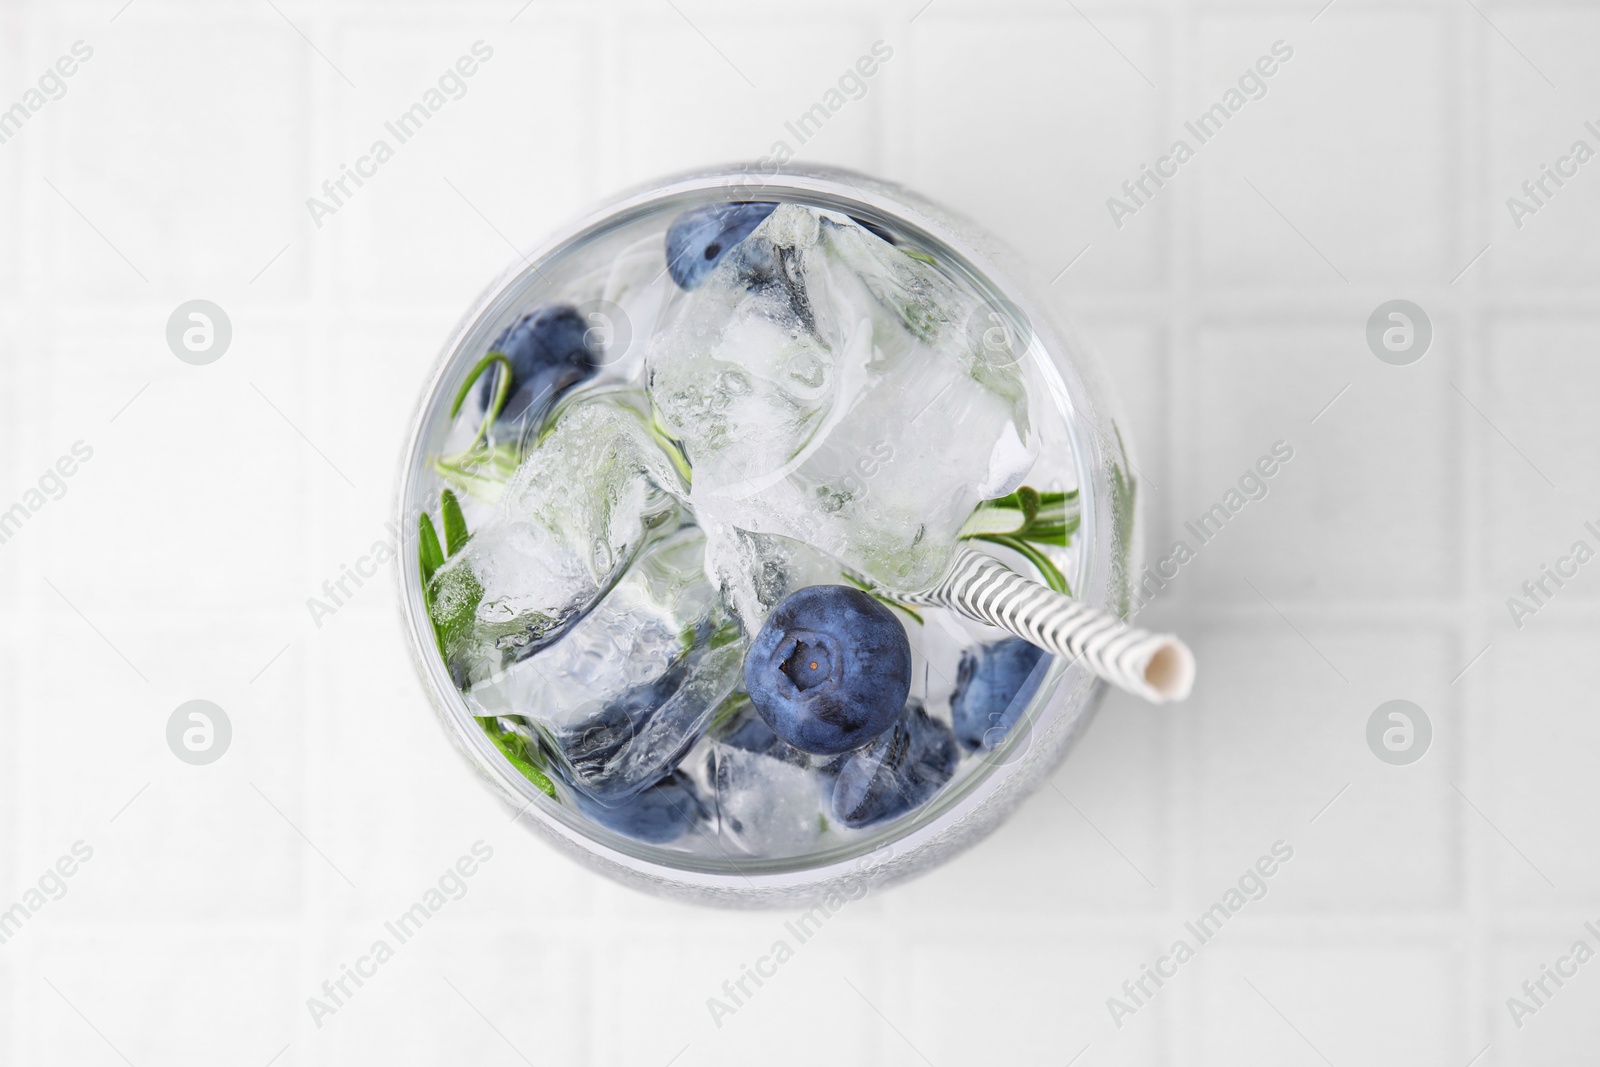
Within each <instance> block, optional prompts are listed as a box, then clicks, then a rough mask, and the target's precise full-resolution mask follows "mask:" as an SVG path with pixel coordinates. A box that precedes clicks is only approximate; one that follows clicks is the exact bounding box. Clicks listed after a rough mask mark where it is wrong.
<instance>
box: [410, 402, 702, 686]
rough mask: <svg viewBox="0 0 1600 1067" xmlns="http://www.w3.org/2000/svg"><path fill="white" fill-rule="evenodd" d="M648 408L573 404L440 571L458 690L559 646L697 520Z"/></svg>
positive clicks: (436, 590) (437, 602) (437, 582)
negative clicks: (628, 575)
mask: <svg viewBox="0 0 1600 1067" xmlns="http://www.w3.org/2000/svg"><path fill="white" fill-rule="evenodd" d="M642 406H643V401H642V398H640V397H639V396H638V394H636V393H630V392H627V391H625V390H597V391H593V392H591V393H588V394H586V395H582V396H578V397H574V398H572V399H571V400H569V401H568V402H566V403H565V404H564V405H563V406H562V407H561V408H559V409H558V410H557V411H556V412H555V414H554V421H553V424H552V425H551V426H550V427H549V428H548V430H547V431H546V432H547V436H546V437H545V438H544V439H543V440H542V441H539V442H537V443H535V444H534V445H533V447H531V449H530V450H529V452H528V454H527V455H526V457H525V458H524V459H523V460H522V462H521V464H520V465H519V466H518V467H517V470H516V473H515V474H514V475H513V477H512V479H511V482H510V484H509V485H507V487H506V489H505V492H504V493H503V494H502V495H501V498H500V502H499V505H498V507H497V509H496V511H495V513H494V515H493V517H492V518H491V519H490V520H489V521H488V522H487V523H486V524H484V525H483V526H481V527H480V528H479V529H477V530H475V531H473V535H472V538H471V539H470V540H469V541H468V542H467V544H466V547H465V548H463V549H462V550H461V551H460V552H458V553H457V554H456V555H454V556H452V557H451V558H450V559H449V560H448V561H447V562H446V563H445V565H444V566H443V567H441V568H440V569H439V572H438V573H437V574H436V575H435V576H434V578H433V582H432V586H431V587H430V590H429V598H430V612H431V614H432V616H433V619H434V621H435V624H436V625H437V626H438V627H439V629H440V631H441V634H442V637H443V644H444V653H445V659H446V661H447V662H448V663H449V665H450V669H451V673H452V675H453V676H454V677H455V679H456V682H457V684H458V685H461V686H463V687H470V686H471V685H473V684H476V683H477V682H480V681H482V680H484V679H486V678H489V677H492V676H493V675H494V674H496V673H497V672H499V671H501V670H503V669H504V668H506V667H507V666H509V665H510V664H512V663H515V662H517V661H518V660H521V659H523V658H525V657H526V656H528V655H531V654H532V653H534V652H536V651H537V650H538V649H540V648H542V647H544V646H545V645H547V644H549V643H550V642H551V641H554V640H555V639H556V638H558V637H559V636H560V635H561V634H562V633H563V632H564V631H565V630H566V629H567V628H568V627H569V626H571V625H572V624H573V623H575V622H576V621H577V620H578V619H579V618H581V617H582V615H583V613H584V612H585V611H587V610H588V609H589V608H590V606H591V605H592V604H593V603H594V602H595V601H596V600H597V599H598V598H599V597H601V596H602V595H603V594H604V593H605V592H606V590H608V589H610V588H611V586H612V585H613V584H615V583H616V581H617V580H618V579H619V578H620V577H621V576H622V574H623V573H624V572H625V571H626V570H627V568H628V566H629V564H630V563H631V562H632V561H633V560H634V559H635V558H637V557H638V556H639V554H640V553H641V552H642V551H644V550H645V549H646V548H648V546H649V545H650V544H652V543H653V542H654V541H656V540H658V539H660V538H661V537H664V536H667V535H670V534H671V533H672V532H673V531H674V530H676V529H677V528H678V527H680V526H681V525H682V524H683V523H684V522H685V521H687V520H688V516H687V513H686V512H685V511H684V509H683V508H682V507H681V505H680V501H679V497H680V496H681V494H682V492H683V489H682V483H681V482H680V481H679V479H678V476H677V474H676V472H675V470H674V468H673V466H672V463H671V461H670V460H669V459H668V458H667V455H666V453H664V452H663V451H662V449H661V447H660V445H658V444H657V442H656V441H655V439H654V437H653V436H652V434H651V431H650V429H649V426H648V423H647V421H646V418H645V416H644V415H643V414H642V412H641V410H640V409H641V407H642Z"/></svg>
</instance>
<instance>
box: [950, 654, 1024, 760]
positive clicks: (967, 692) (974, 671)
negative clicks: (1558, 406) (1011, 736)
mask: <svg viewBox="0 0 1600 1067" xmlns="http://www.w3.org/2000/svg"><path fill="white" fill-rule="evenodd" d="M1044 654H1045V652H1044V649H1042V648H1040V647H1038V646H1037V645H1031V644H1029V643H1028V642H1026V641H1024V640H1022V638H1020V637H1008V638H1006V639H1005V640H1003V641H996V642H994V643H993V644H988V645H984V646H983V647H982V648H980V649H978V650H977V651H976V652H973V651H972V650H971V649H968V650H967V651H965V652H963V653H961V666H960V668H959V669H958V671H957V673H956V689H955V692H954V693H952V694H951V695H950V721H951V722H952V723H953V724H954V725H955V729H956V739H957V740H958V741H960V742H961V747H962V748H965V749H966V750H967V751H968V752H972V751H974V750H976V749H979V748H982V749H985V750H988V749H993V748H994V747H995V745H997V744H999V743H1000V739H1001V738H1003V737H1005V736H1006V734H1007V733H1009V732H1010V730H1011V728H1012V727H1013V726H1015V725H1016V724H1017V719H1018V718H1020V717H1021V716H1022V712H1023V710H1024V709H1025V708H1027V706H1028V701H1029V700H1031V699H1032V698H1033V693H1034V690H1036V689H1037V688H1038V687H1039V679H1040V678H1042V677H1043V676H1044V673H1043V672H1042V671H1041V672H1040V673H1039V675H1038V676H1037V677H1034V676H1033V674H1034V668H1035V667H1036V666H1038V663H1039V660H1040V659H1042V658H1043V657H1044ZM1030 679H1031V680H1032V683H1033V684H1032V685H1029V684H1028V683H1029V681H1030ZM1024 690H1026V691H1024Z"/></svg>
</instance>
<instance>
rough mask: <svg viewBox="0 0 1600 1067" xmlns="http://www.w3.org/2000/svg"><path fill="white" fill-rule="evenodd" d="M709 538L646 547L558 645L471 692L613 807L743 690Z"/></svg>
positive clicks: (687, 533)
mask: <svg viewBox="0 0 1600 1067" xmlns="http://www.w3.org/2000/svg"><path fill="white" fill-rule="evenodd" d="M704 543H705V540H704V536H703V534H702V533H701V531H700V530H699V529H697V528H695V527H693V526H686V527H683V528H682V529H680V530H678V531H677V532H676V533H674V534H672V535H670V536H669V537H667V538H665V539H664V540H661V541H659V542H656V543H654V544H652V545H651V546H650V547H649V548H648V549H647V550H646V551H645V552H643V553H642V554H640V555H639V556H638V557H637V558H636V559H635V560H634V561H633V564H632V566H631V567H630V568H629V570H628V572H627V574H626V575H625V576H623V577H622V579H621V580H620V581H618V582H617V584H616V585H615V587H614V588H612V589H611V590H610V591H609V592H608V593H606V594H605V595H604V596H603V597H602V598H601V599H600V600H599V601H598V602H597V603H595V604H594V605H593V606H592V607H590V608H589V609H588V610H587V611H586V612H585V613H583V614H582V615H581V616H580V617H579V618H578V619H577V621H576V622H575V623H573V624H572V625H571V626H570V627H569V628H568V629H567V630H566V631H565V632H564V633H563V634H561V636H560V637H559V638H557V639H556V640H555V641H554V642H551V643H548V644H546V645H545V646H544V647H543V648H542V649H540V650H539V651H537V652H535V653H534V654H533V655H531V656H528V657H526V658H524V659H522V660H521V661H520V662H517V663H515V664H513V665H511V666H510V667H508V668H506V669H505V670H503V671H500V672H498V673H497V674H495V675H493V676H491V677H489V678H486V679H484V680H482V681H480V682H478V683H477V684H476V685H474V686H473V687H472V689H471V692H470V697H471V699H472V700H473V701H474V702H476V703H477V704H478V705H479V706H480V708H481V709H482V711H481V714H484V715H520V716H523V717H524V718H525V719H526V720H527V721H528V722H529V724H530V725H531V726H532V727H533V729H534V730H535V731H536V732H537V733H538V734H539V735H540V737H541V738H542V739H543V740H544V742H545V747H546V748H547V749H548V750H549V751H550V752H551V754H552V755H553V756H554V757H555V760H556V762H557V763H558V764H559V765H560V770H561V772H562V776H563V777H564V778H566V779H567V781H569V782H570V783H571V784H572V785H573V786H574V787H575V788H577V789H579V790H581V791H582V792H584V793H586V794H588V795H589V796H591V797H593V798H595V799H596V800H599V801H601V802H602V803H604V802H607V801H611V802H613V803H616V802H620V801H622V800H625V799H626V798H628V797H630V796H633V795H634V794H636V793H638V792H639V791H640V790H642V789H644V788H646V787H647V786H649V785H651V784H652V783H654V782H656V781H658V780H659V779H660V778H661V777H662V776H663V775H664V774H666V773H668V772H669V771H671V770H672V769H673V768H674V767H675V766H677V764H678V762H679V761H680V760H681V759H682V758H683V756H684V754H685V753H686V752H688V750H689V748H690V747H691V746H692V745H693V744H694V742H695V741H696V740H697V739H698V738H699V736H700V734H701V733H703V732H704V730H705V728H706V726H707V724H708V723H709V721H710V718H711V715H712V712H713V711H714V710H715V709H716V707H717V705H718V704H719V703H720V702H721V701H722V700H723V699H724V698H725V697H726V696H727V695H728V694H729V693H730V692H732V691H733V689H734V687H735V686H736V685H738V682H739V677H740V672H741V668H742V665H743V660H744V657H743V650H742V649H741V647H740V645H739V642H738V627H737V624H736V623H734V622H733V620H732V619H730V618H729V617H728V615H727V614H726V612H725V611H724V610H723V608H722V602H721V599H720V598H719V596H718V595H717V590H716V588H715V587H714V586H713V585H711V583H710V582H708V581H707V580H706V578H705V573H704V564H703V550H704Z"/></svg>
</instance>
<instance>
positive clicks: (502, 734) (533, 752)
mask: <svg viewBox="0 0 1600 1067" xmlns="http://www.w3.org/2000/svg"><path fill="white" fill-rule="evenodd" d="M478 725H480V726H482V727H483V732H484V733H486V734H488V735H489V740H491V741H493V742H494V743H495V747H496V748H498V749H499V750H500V752H501V754H503V755H504V756H505V758H506V760H507V761H508V762H510V764H511V766H513V767H515V768H516V769H517V770H519V771H521V772H522V776H523V777H524V778H526V779H528V781H530V782H532V783H533V784H534V785H535V786H537V787H538V789H539V791H540V792H541V793H543V794H544V795H545V796H547V797H550V798H551V799H552V800H553V799H555V795H556V785H555V783H554V782H552V781H551V780H550V776H549V775H548V774H546V773H545V772H544V768H545V766H546V763H545V758H544V753H543V752H541V751H540V750H539V745H538V742H537V741H535V742H532V743H530V742H529V741H528V739H527V738H525V737H523V736H522V735H521V734H519V733H517V732H516V731H515V730H508V729H506V728H505V726H504V725H502V724H501V722H500V720H499V719H498V718H496V717H494V716H492V715H489V716H481V717H479V719H478Z"/></svg>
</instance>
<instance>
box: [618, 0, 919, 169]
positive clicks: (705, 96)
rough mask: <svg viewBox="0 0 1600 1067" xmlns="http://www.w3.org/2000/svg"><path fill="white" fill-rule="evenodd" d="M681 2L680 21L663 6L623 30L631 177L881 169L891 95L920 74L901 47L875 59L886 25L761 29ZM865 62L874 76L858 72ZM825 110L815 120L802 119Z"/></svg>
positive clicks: (622, 140) (624, 158)
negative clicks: (763, 168)
mask: <svg viewBox="0 0 1600 1067" xmlns="http://www.w3.org/2000/svg"><path fill="white" fill-rule="evenodd" d="M679 6H680V7H681V9H682V14H681V15H680V14H675V13H674V12H673V11H672V10H671V9H667V8H663V9H661V10H660V11H648V12H642V13H641V15H640V16H639V17H635V18H627V19H624V20H621V24H620V25H619V27H618V28H619V30H620V39H619V41H618V45H617V63H618V65H619V70H618V82H617V84H618V92H619V93H620V99H621V100H622V101H624V102H625V103H624V106H623V107H622V108H621V109H620V111H619V113H618V114H617V115H616V116H615V119H614V121H615V122H616V124H617V132H618V136H619V144H618V146H617V147H616V148H614V149H611V150H610V151H612V152H615V153H616V155H617V157H618V164H619V166H620V175H619V177H620V179H621V180H622V181H625V182H629V183H632V182H642V181H647V180H649V179H651V178H654V177H657V176H660V175H663V174H667V173H670V172H674V171H678V170H683V169H687V168H693V167H701V166H707V165H713V164H718V163H728V162H755V161H758V160H761V159H764V158H765V159H770V160H772V161H773V165H774V166H777V165H779V164H782V163H783V157H785V156H788V157H789V162H788V163H786V164H783V165H785V166H787V167H789V168H790V169H793V168H797V167H802V166H806V165H815V164H834V165H843V166H848V167H854V168H857V169H863V170H874V169H877V166H878V165H879V164H880V163H881V159H882V155H881V148H882V135H883V128H882V113H883V100H884V97H885V96H886V94H887V93H888V92H889V88H888V86H889V85H890V84H903V83H904V79H905V78H906V77H908V76H909V74H910V72H909V71H907V70H905V69H903V68H904V66H905V65H906V64H905V62H904V59H903V56H904V54H905V53H904V52H903V51H902V50H901V47H897V46H903V45H904V41H903V40H899V41H887V40H885V41H884V42H883V46H882V48H883V49H886V50H887V51H889V52H891V53H892V54H891V55H890V56H889V58H888V59H885V60H882V61H881V63H880V62H879V61H878V58H877V57H874V56H873V52H872V49H873V45H874V43H875V42H876V41H877V40H879V38H878V35H877V27H876V26H875V25H873V24H871V23H867V22H864V21H858V20H854V19H830V20H828V21H827V23H826V24H824V23H822V22H820V20H814V19H799V18H792V17H784V16H779V17H777V18H775V19H767V20H763V21H761V22H756V21H754V20H752V19H750V18H749V17H748V16H747V15H740V16H735V17H729V16H728V15H726V14H723V13H712V12H705V11H702V10H700V9H701V8H703V7H704V5H702V4H696V3H692V2H687V3H684V4H682V5H679ZM863 57H868V59H869V60H870V61H869V62H868V63H867V64H866V67H865V68H864V69H872V70H873V73H872V75H871V76H869V77H861V70H860V69H858V68H857V66H856V65H857V63H858V62H860V61H861V60H862V58H863ZM819 104H820V105H821V107H822V110H821V111H817V112H815V113H814V116H815V117H814V118H813V120H812V121H810V122H802V121H801V120H802V116H804V115H806V114H808V113H810V112H811V109H812V108H813V107H816V106H817V105H819ZM824 114H826V116H827V117H826V119H825V120H824V119H822V118H821V116H822V115H824ZM713 115H714V116H715V117H714V118H711V116H713ZM780 144H781V145H782V146H783V147H782V148H781V149H780V148H779V145H780Z"/></svg>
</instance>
